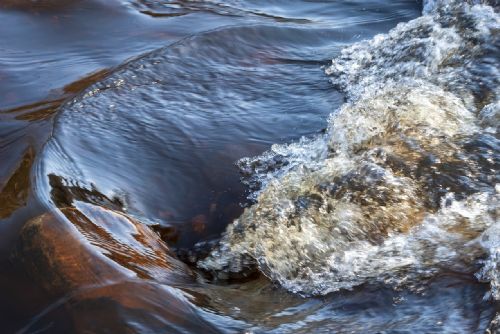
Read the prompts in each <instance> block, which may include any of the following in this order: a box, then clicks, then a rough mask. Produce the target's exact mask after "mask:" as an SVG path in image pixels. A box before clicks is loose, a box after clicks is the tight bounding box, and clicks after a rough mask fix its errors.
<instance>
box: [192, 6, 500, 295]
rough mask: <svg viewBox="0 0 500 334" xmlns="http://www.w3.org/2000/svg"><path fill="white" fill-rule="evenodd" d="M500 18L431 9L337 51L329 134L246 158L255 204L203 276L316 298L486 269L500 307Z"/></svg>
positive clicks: (476, 11)
mask: <svg viewBox="0 0 500 334" xmlns="http://www.w3.org/2000/svg"><path fill="white" fill-rule="evenodd" d="M499 20H500V19H499V15H498V13H496V12H495V9H494V8H493V7H492V6H488V5H487V4H485V3H482V4H474V3H473V1H470V2H466V1H439V0H436V1H427V2H426V3H425V6H424V16H422V17H420V18H418V19H416V20H413V21H411V22H408V23H405V24H400V25H398V26H397V27H396V28H395V29H393V30H392V31H391V32H389V33H388V34H386V35H378V36H376V37H375V38H373V39H372V40H370V41H366V42H361V43H357V44H354V45H353V46H350V47H348V48H346V49H345V50H343V52H342V54H341V55H340V57H338V58H337V59H335V60H333V62H332V65H331V66H330V67H329V68H328V69H327V70H326V72H327V74H328V75H330V76H331V80H332V82H333V83H334V84H335V85H336V86H337V87H340V88H341V89H342V90H343V91H345V92H346V93H347V95H348V98H349V102H348V103H346V104H345V105H344V106H342V107H341V108H340V109H339V110H338V111H336V112H335V113H334V114H333V115H332V116H331V118H330V120H329V123H328V129H327V131H326V133H325V134H323V135H319V136H317V137H316V138H313V139H303V140H301V141H299V142H297V143H293V144H289V145H281V146H279V145H275V146H273V148H272V149H271V150H270V151H269V152H267V153H265V154H264V155H262V156H260V157H256V158H248V159H244V160H242V161H240V167H241V168H242V170H243V172H244V173H245V174H246V176H245V180H246V182H247V184H249V185H251V186H253V190H254V195H253V196H254V199H255V200H256V203H255V204H254V205H253V206H251V207H249V208H247V209H246V210H245V212H244V213H243V215H242V216H241V217H240V218H239V219H238V220H236V221H235V222H234V223H233V224H232V225H230V226H229V227H228V229H227V231H226V232H225V234H224V235H223V237H222V240H221V242H220V244H219V246H218V247H216V248H215V249H214V250H213V251H212V253H211V255H210V256H209V257H208V258H206V259H205V260H203V261H201V262H199V266H200V267H201V268H203V269H205V270H207V271H210V272H212V273H213V274H214V276H216V277H219V278H221V279H225V278H229V277H232V275H233V274H238V273H241V272H245V271H252V270H256V269H258V270H260V271H261V272H262V273H264V274H265V275H266V276H268V277H269V278H270V279H271V280H273V281H276V282H278V283H280V284H281V285H282V286H283V287H285V288H287V289H289V290H290V291H293V292H297V293H301V294H305V295H311V294H326V293H329V292H332V291H337V290H339V289H350V288H352V287H354V286H357V285H360V284H363V283H369V282H383V283H385V284H390V285H393V286H398V287H402V286H407V287H418V286H419V285H420V284H421V282H422V281H423V280H424V279H425V278H426V277H430V276H432V275H434V274H435V273H436V272H438V271H440V270H442V268H447V269H448V270H456V271H460V272H465V273H471V274H472V273H474V272H477V271H478V268H479V266H480V265H482V269H481V270H480V271H479V273H478V274H477V277H478V278H480V279H481V280H485V281H488V282H491V286H492V290H491V291H492V292H491V294H492V296H493V297H495V298H499V297H500V293H499V290H500V288H499V286H500V285H499V283H500V282H499V281H498V277H499V274H500V273H499V272H498V265H499V262H498V261H499V258H500V250H499V247H500V239H498V234H499V233H498V232H499V230H498V229H499V228H500V225H499V222H498V210H499V209H498V208H499V205H498V201H499V191H498V186H497V184H498V183H499V182H500V180H499V176H498V175H497V172H496V171H497V170H498V165H499V163H500V152H499V143H498V119H499V112H498V110H499V108H498V105H499V102H498V83H499V82H498V81H499V80H500V79H499V78H500V74H499V73H498V69H499V68H500V66H499V65H500V64H499V61H498V56H497V55H498V51H499V50H498V49H499V45H498V38H497V32H498V30H499V28H500V24H499V22H500V21H499Z"/></svg>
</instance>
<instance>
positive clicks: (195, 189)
mask: <svg viewBox="0 0 500 334" xmlns="http://www.w3.org/2000/svg"><path fill="white" fill-rule="evenodd" d="M19 2H20V1H9V2H5V3H4V4H3V5H2V6H3V8H2V10H0V18H1V20H0V22H1V23H0V50H2V51H1V52H0V109H1V110H3V111H8V112H2V113H1V114H0V118H1V119H2V122H3V123H2V125H0V131H1V133H2V134H5V135H4V136H3V138H1V140H2V142H1V145H0V156H1V157H2V159H3V158H4V157H5V161H6V163H5V165H4V166H5V167H4V168H2V170H0V172H1V173H0V176H1V179H0V180H1V181H2V182H3V180H6V181H5V182H4V183H0V185H2V193H1V194H0V198H8V199H9V200H8V201H10V202H9V203H14V204H9V206H8V207H7V206H3V207H2V209H3V210H2V211H1V212H8V214H6V215H5V216H6V217H4V219H3V224H0V225H2V226H1V227H0V232H3V231H6V233H3V236H2V237H1V239H0V243H2V244H3V245H5V246H2V248H1V249H2V252H1V260H2V263H4V262H5V263H6V265H5V266H3V268H4V269H3V270H1V271H0V273H3V271H5V275H4V277H7V279H6V280H5V281H3V280H2V286H1V287H0V293H1V292H3V290H15V291H9V292H6V293H5V294H3V295H5V296H7V299H6V302H5V303H3V302H2V304H3V305H1V306H0V311H3V312H0V313H2V316H0V324H5V325H4V326H5V328H7V332H9V331H15V330H18V329H20V328H25V330H26V332H32V331H36V330H42V332H43V330H45V331H46V332H61V333H62V332H68V331H83V330H85V329H86V330H90V331H94V332H103V331H104V330H105V329H108V330H110V331H112V332H122V331H125V330H129V331H131V332H148V331H152V332H157V331H168V332H175V331H176V330H178V331H179V332H182V331H191V332H200V331H202V330H203V331H206V332H241V331H244V330H248V331H254V332H273V331H274V332H276V333H282V332H293V333H296V332H297V333H299V332H304V333H307V332H339V333H342V332H353V331H354V332H373V333H374V332H379V331H380V332H382V331H388V332H391V331H392V332H401V331H405V330H408V328H412V330H413V331H419V332H427V333H432V332H436V333H438V332H442V330H443V328H445V329H446V328H447V329H449V330H451V331H458V332H475V331H476V330H477V328H485V327H486V326H487V323H488V322H489V320H490V319H491V317H492V313H493V311H492V307H491V305H489V303H488V302H485V301H483V300H482V296H483V295H484V294H485V293H486V291H487V288H488V287H487V286H485V285H481V284H477V283H476V282H475V281H473V280H471V279H470V278H469V277H462V276H460V275H456V274H453V273H447V274H444V275H443V276H442V277H438V278H436V279H435V281H434V282H432V283H431V284H430V286H429V288H428V289H427V290H426V291H425V292H422V293H421V294H415V293H409V292H406V291H393V290H390V289H386V288H381V287H380V286H363V287H360V288H358V289H355V290H354V291H346V292H341V293H336V294H332V295H329V296H327V297H323V298H309V299H303V298H301V297H298V296H295V295H292V294H289V293H287V292H285V291H283V290H282V289H280V288H278V287H275V286H273V285H271V284H270V283H269V281H268V280H267V279H265V278H264V277H250V278H247V279H245V280H242V281H234V282H231V283H230V284H226V285H214V284H209V283H208V281H207V280H206V278H205V277H203V276H202V275H201V274H199V273H194V272H193V271H192V269H190V268H188V267H187V266H186V265H184V264H182V263H180V262H179V261H177V260H175V259H174V258H173V257H174V255H173V254H171V255H168V256H166V255H165V256H163V255H159V254H160V253H161V252H165V253H168V252H169V251H167V250H166V247H165V244H164V243H163V242H164V241H162V240H160V238H159V237H158V235H157V234H154V233H151V231H150V229H149V228H148V227H144V226H143V225H141V227H134V226H137V225H134V224H137V221H136V220H134V217H140V218H142V219H143V222H142V223H141V224H144V223H145V224H149V225H153V226H154V229H155V230H156V231H158V232H159V235H160V236H162V237H163V239H164V240H166V241H167V242H168V243H169V245H170V246H172V247H173V248H180V250H179V252H181V253H182V254H183V257H184V259H185V260H188V261H189V257H190V256H192V255H190V254H189V248H191V247H192V246H193V244H194V243H196V242H198V241H200V240H201V241H203V240H211V239H213V238H217V237H218V236H219V235H220V233H221V232H222V231H223V229H224V228H225V226H226V225H227V224H228V223H230V222H231V221H232V220H233V219H234V218H236V217H238V216H239V215H240V213H241V211H242V208H241V206H240V203H241V202H244V199H245V196H246V194H245V188H244V187H243V186H242V185H241V183H240V181H239V177H240V175H239V173H238V170H237V169H236V167H235V166H234V162H235V161H237V160H238V159H240V158H242V157H245V156H255V155H257V154H260V153H261V152H263V151H265V150H266V149H268V148H269V147H270V145H272V144H274V143H285V142H289V141H291V140H294V139H297V138H299V137H300V136H303V135H305V136H309V135H313V134H316V133H319V132H321V131H322V130H323V128H324V127H325V126H326V122H325V120H326V118H327V116H328V115H329V114H330V113H331V112H332V111H333V110H334V109H335V108H336V107H338V106H339V105H340V104H341V103H342V102H343V96H342V95H341V94H340V93H338V92H336V91H335V90H334V88H333V87H331V85H330V83H329V82H328V79H327V78H326V77H325V76H324V74H323V71H322V69H321V66H322V65H326V64H327V63H328V62H329V60H330V59H331V58H333V57H334V56H336V55H337V54H338V53H339V51H340V49H341V48H342V47H343V46H344V45H346V44H350V43H352V42H354V41H357V40H360V39H364V38H369V37H371V36H373V35H374V34H376V33H378V32H386V31H388V30H389V29H390V28H392V27H393V26H395V25H396V24H397V23H398V22H400V21H407V20H409V19H411V18H414V17H416V16H418V15H419V13H420V9H421V8H420V6H419V5H418V3H416V2H415V1H395V2H391V3H390V4H388V3H386V2H385V1H366V2H361V1H355V2H352V1H340V2H334V3H332V2H328V1H325V2H321V1H316V2H306V1H292V2H290V1H272V2H267V3H265V4H262V3H261V2H258V1H229V2H227V3H217V2H195V1H180V2H170V1H165V2H161V1H140V2H135V1H121V2H120V1H113V2H102V1H83V0H82V1H79V2H75V3H63V1H60V2H59V3H58V4H56V1H54V2H50V1H49V3H51V4H49V5H47V4H46V3H45V4H44V3H43V2H41V3H40V5H39V6H38V7H33V6H32V4H30V5H28V6H25V5H23V6H19ZM14 3H16V4H14ZM54 4H55V5H54ZM160 47H163V48H162V49H160V50H158V51H154V52H152V53H150V54H146V55H145V56H144V57H143V58H140V59H138V60H134V61H132V62H130V63H129V64H126V65H124V66H119V65H120V64H121V63H123V62H124V61H125V60H126V59H128V58H130V57H138V56H140V55H143V54H145V53H146V52H148V51H151V50H154V49H158V48H160ZM117 66H119V67H118V68H116V67H117ZM101 69H108V70H106V71H104V72H98V73H97V75H95V76H94V77H89V78H87V79H86V80H82V81H79V82H78V81H77V79H79V78H82V77H83V76H85V75H87V74H89V73H92V72H95V71H97V70H101ZM108 75H109V77H108V78H105V79H103V77H106V76H108ZM72 82H76V83H75V84H73V85H71V83H72ZM95 82H97V83H95ZM94 83H95V84H94ZM92 84H94V85H93V86H91V88H90V89H89V90H87V91H86V93H85V94H84V96H83V97H82V96H78V95H76V94H78V93H79V92H80V91H81V90H82V89H85V88H86V87H87V86H89V85H92ZM61 87H64V89H63V88H61ZM75 95H76V96H75ZM43 99H45V100H46V101H44V102H42V103H41V104H34V105H28V106H23V105H26V104H31V103H37V102H38V101H40V100H43ZM64 99H69V100H70V101H69V102H67V103H65V104H64V105H63V108H62V112H61V113H59V114H58V115H57V116H56V117H54V116H53V115H54V112H55V109H56V108H57V107H58V106H59V105H60V104H61V103H62V100H64ZM14 107H20V108H18V109H12V108H14ZM4 120H5V121H4ZM52 122H54V124H55V125H54V128H52ZM49 136H50V138H51V141H50V143H49V144H48V145H47V146H46V147H45V148H44V151H43V153H40V151H41V146H42V145H43V143H44V142H45V141H46V140H47V139H48V138H49ZM30 152H31V153H30ZM34 154H35V155H36V157H37V166H38V169H37V173H40V174H35V175H32V176H31V178H30V177H29V175H28V172H27V170H26V164H27V163H20V162H21V161H28V162H29V161H31V160H30V159H32V158H31V157H32V155H34ZM27 157H28V158H27ZM23 159H24V160H23ZM2 161H3V160H2ZM47 174H52V175H54V177H52V178H51V179H50V180H47V181H45V175H47ZM40 177H41V178H40ZM19 178H20V179H22V180H23V181H22V182H18V183H17V184H18V185H19V187H20V188H14V189H13V187H12V186H11V187H8V186H4V184H6V185H8V184H9V180H13V179H16V180H17V179H19ZM33 179H35V181H36V183H35V184H36V185H37V187H36V188H34V184H32V183H30V181H31V180H33ZM11 183H12V181H11ZM30 190H35V191H36V193H37V197H39V198H41V199H42V201H44V200H45V199H46V200H51V201H52V202H53V204H54V206H55V207H57V208H58V210H56V212H55V213H52V214H53V215H55V216H52V214H45V215H44V216H42V218H41V220H40V219H38V220H37V219H35V220H34V221H32V222H31V223H30V224H28V225H26V227H25V229H24V230H23V232H22V236H21V239H20V240H21V241H20V242H18V241H17V240H18V234H19V231H20V229H21V227H22V226H23V224H24V222H26V221H27V220H28V219H29V218H31V217H35V216H37V215H39V214H42V213H44V211H45V210H46V208H45V207H43V206H42V207H40V205H39V203H37V200H36V198H33V196H32V195H33V191H31V192H30ZM28 195H29V198H28ZM2 196H3V197H2ZM14 198H15V199H17V201H12V199H14ZM89 203H90V204H89ZM101 207H104V208H106V209H102V208H101ZM10 208H12V209H10ZM7 209H8V210H7ZM125 209H126V213H127V214H128V215H129V216H127V215H125V216H124V215H123V211H124V210H125ZM16 210H17V211H16ZM103 217H104V218H103ZM117 217H118V218H117ZM130 217H132V218H130ZM100 219H101V220H100ZM130 222H132V223H130ZM143 229H145V230H143ZM131 231H132V232H131ZM79 233H81V235H80V234H79ZM49 246H50V247H49ZM14 249H15V252H14V253H15V254H16V255H15V256H14V257H12V256H11V254H12V250H14ZM40 250H41V251H40ZM155 254H157V255H158V256H156V255H155ZM8 257H9V258H10V259H14V261H10V262H6V261H5V260H4V259H7V258H8ZM47 259H51V261H50V262H47ZM12 262H14V265H12ZM75 266H76V267H75ZM26 268H28V269H26ZM33 268H35V269H33ZM124 268H125V269H124ZM25 271H27V272H28V276H29V277H28V278H27V277H26V273H25ZM48 278H50V280H48ZM13 280H18V281H19V282H20V283H19V284H15V285H14V284H11V283H9V282H11V281H13ZM44 281H45V282H44ZM46 281H50V282H51V283H49V284H47V282H46ZM11 285H12V288H11ZM27 286H30V289H33V290H34V291H33V292H30V293H32V294H33V300H34V304H35V305H30V306H25V304H26V300H25V299H24V298H21V299H19V298H18V296H19V295H22V294H23V293H24V292H23V291H25V289H26V288H27ZM38 286H40V287H41V288H38ZM33 287H34V288H33ZM37 314H38V317H35V315H37ZM29 319H31V322H29V321H28V320H29ZM26 325H27V327H25V326H26Z"/></svg>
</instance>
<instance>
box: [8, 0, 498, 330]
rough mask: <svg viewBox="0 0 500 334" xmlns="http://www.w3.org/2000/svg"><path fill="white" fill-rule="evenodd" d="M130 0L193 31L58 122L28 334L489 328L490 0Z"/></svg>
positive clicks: (494, 248)
mask: <svg viewBox="0 0 500 334" xmlns="http://www.w3.org/2000/svg"><path fill="white" fill-rule="evenodd" d="M13 3H15V1H14V2H13ZM59 5H60V6H63V5H64V4H59ZM122 5H123V6H125V7H126V8H127V10H128V11H131V12H134V13H137V12H139V13H142V14H141V15H147V16H148V17H150V19H151V20H175V22H184V23H182V24H183V25H182V26H183V27H186V29H189V26H190V25H198V26H197V27H196V28H193V32H192V34H189V36H187V37H184V38H178V39H177V40H175V41H174V42H172V43H171V44H169V45H168V46H166V47H163V48H160V49H157V50H155V51H152V52H150V53H146V54H144V55H141V56H139V57H137V58H135V59H133V60H131V61H128V62H126V63H125V64H123V65H121V66H119V67H118V68H116V69H114V70H112V71H110V74H109V75H106V76H105V78H103V79H100V80H97V82H96V83H94V84H92V85H90V87H88V88H87V89H85V90H83V91H82V92H81V93H80V94H79V95H76V96H72V97H71V98H70V99H69V100H68V101H66V102H65V103H64V104H62V106H61V107H60V108H59V109H58V111H57V113H56V114H55V116H53V118H50V121H51V122H52V121H53V124H52V123H51V126H50V134H48V137H49V138H48V140H47V142H46V144H45V145H44V147H43V149H41V151H40V152H39V153H38V154H37V156H36V159H35V158H33V157H32V155H33V154H34V153H30V154H31V155H29V158H30V159H31V160H35V161H34V162H33V165H34V167H33V175H32V179H33V181H34V186H33V190H34V194H35V195H34V196H35V198H36V199H37V201H39V202H40V203H41V204H42V206H43V207H44V208H45V211H47V212H46V213H44V214H42V215H41V216H39V217H37V218H34V219H32V220H31V221H30V222H29V223H27V224H26V225H25V226H24V228H23V230H22V231H21V233H20V237H19V242H18V243H17V245H16V249H15V251H14V256H13V259H15V260H16V261H19V262H20V263H22V265H23V266H24V268H25V270H26V272H27V273H28V274H29V276H30V277H31V278H32V279H33V281H34V282H37V284H39V285H40V286H41V287H42V288H43V290H44V291H46V293H47V294H48V295H49V296H50V297H49V298H48V299H49V300H50V302H48V303H47V304H48V306H47V307H46V308H45V309H44V310H43V311H41V312H40V313H39V314H38V315H37V316H35V317H34V318H33V319H32V321H31V322H30V323H29V324H28V325H27V326H26V327H24V328H23V329H22V331H23V332H26V333H30V332H37V331H42V332H43V331H47V332H66V331H76V332H78V331H80V332H85V331H90V332H104V331H119V332H140V333H142V332H144V333H146V332H161V331H165V332H202V331H203V332H209V333H210V332H214V333H216V332H223V333H242V332H255V333H268V332H272V333H311V332H313V333H330V332H334V333H403V332H412V333H413V332H417V333H477V332H484V331H490V332H496V331H498V330H499V329H498V326H500V316H499V315H498V313H497V309H498V300H499V299H500V272H499V269H498V267H499V266H500V237H499V233H500V223H499V220H498V214H499V200H500V180H499V175H498V167H499V164H500V148H499V145H500V143H499V120H500V110H499V109H500V102H499V99H498V94H499V93H500V92H499V91H498V87H499V85H498V84H499V80H500V73H499V68H500V66H499V65H500V64H499V62H500V60H499V54H500V50H499V48H500V41H499V38H498V32H499V29H500V16H499V14H498V5H497V4H496V3H495V1H460V0H434V1H431V0H429V1H424V3H423V4H421V5H420V6H419V5H418V3H416V2H414V1H391V2H390V3H385V2H383V1H366V2H363V1H337V2H327V1H298V0H297V1H268V2H266V3H265V4H263V3H262V2H260V1H239V0H232V1H226V2H218V1H123V2H122ZM64 6H66V5H64ZM420 10H422V14H421V16H419V13H418V11H420ZM135 15H138V14H135ZM401 21H403V23H399V22H401ZM406 21H407V22H406ZM167 22H169V21H167ZM398 23H399V24H398ZM179 24H181V23H179ZM396 24H397V25H396ZM376 33H379V34H378V35H375V34H376ZM177 34H179V35H180V33H179V32H177ZM172 39H175V38H172ZM127 52H128V51H127ZM332 58H333V60H331V59H332ZM1 92H2V89H1V88H0V93H1Z"/></svg>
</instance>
